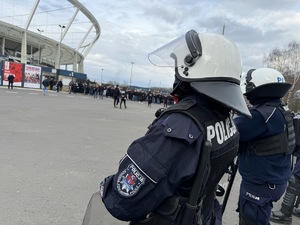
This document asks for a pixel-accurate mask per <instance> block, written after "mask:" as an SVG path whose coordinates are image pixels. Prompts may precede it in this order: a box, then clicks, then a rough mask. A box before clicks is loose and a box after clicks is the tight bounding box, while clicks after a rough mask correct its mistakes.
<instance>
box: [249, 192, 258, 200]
mask: <svg viewBox="0 0 300 225" xmlns="http://www.w3.org/2000/svg"><path fill="white" fill-rule="evenodd" d="M246 196H248V197H249V198H252V199H254V200H256V201H259V197H258V196H255V195H254V194H251V193H249V192H246Z"/></svg>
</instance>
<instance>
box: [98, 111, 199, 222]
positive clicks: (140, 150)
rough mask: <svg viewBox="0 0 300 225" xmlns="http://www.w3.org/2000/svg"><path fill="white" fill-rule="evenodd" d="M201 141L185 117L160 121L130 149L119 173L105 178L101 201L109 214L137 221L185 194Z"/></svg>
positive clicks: (173, 117)
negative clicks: (174, 197)
mask: <svg viewBox="0 0 300 225" xmlns="http://www.w3.org/2000/svg"><path fill="white" fill-rule="evenodd" d="M202 140H203V137H202V134H201V131H200V129H199V128H198V127H197V125H196V124H195V123H194V122H193V121H192V119H191V118H189V117H188V116H186V115H183V114H180V113H173V114H171V115H168V116H164V117H162V118H161V119H160V120H159V121H158V122H156V123H155V124H154V125H153V126H152V127H151V128H150V129H149V131H148V132H147V134H146V135H145V136H144V137H141V138H139V139H137V140H136V141H134V142H133V143H132V144H131V145H130V147H129V149H128V151H127V154H126V155H125V156H124V158H123V159H122V160H121V162H120V165H119V171H118V172H117V173H116V174H115V175H113V176H110V177H108V178H106V180H105V182H104V186H103V197H102V199H103V202H104V204H105V206H106V208H107V209H108V211H109V212H110V213H111V214H112V215H113V216H114V217H116V218H118V219H120V220H124V221H129V220H138V219H141V218H144V217H145V216H146V215H147V214H149V213H150V212H152V211H153V210H155V209H156V208H157V207H158V206H159V205H160V204H161V203H162V202H163V201H164V200H165V199H166V198H168V197H170V196H173V195H174V194H175V193H176V192H181V194H183V195H184V194H187V193H186V191H187V189H186V188H185V187H184V186H180V185H181V184H183V183H185V182H187V181H188V180H190V179H191V178H192V176H193V175H194V173H195V170H196V167H197V163H198V159H199V153H200V151H197V150H196V149H199V150H200V149H201V144H202Z"/></svg>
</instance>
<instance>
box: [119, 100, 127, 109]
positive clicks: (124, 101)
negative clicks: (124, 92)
mask: <svg viewBox="0 0 300 225" xmlns="http://www.w3.org/2000/svg"><path fill="white" fill-rule="evenodd" d="M122 102H123V103H124V106H125V109H126V108H127V107H126V100H125V99H121V102H120V109H121V108H122Z"/></svg>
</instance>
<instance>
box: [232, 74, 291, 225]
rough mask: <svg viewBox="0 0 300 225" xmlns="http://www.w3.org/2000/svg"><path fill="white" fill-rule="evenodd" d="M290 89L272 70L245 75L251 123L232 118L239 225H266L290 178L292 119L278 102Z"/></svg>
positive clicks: (246, 118)
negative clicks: (237, 143)
mask: <svg viewBox="0 0 300 225" xmlns="http://www.w3.org/2000/svg"><path fill="white" fill-rule="evenodd" d="M290 87H291V84H289V83H286V82H285V80H284V77H283V75H282V74H281V73H280V72H278V71H277V70H275V69H271V68H260V69H256V70H255V69H252V70H249V71H248V73H247V76H246V87H245V90H246V92H245V94H244V95H245V96H246V97H247V99H248V100H249V103H250V104H251V107H250V112H251V115H252V119H249V118H248V117H245V116H243V115H241V116H238V117H236V118H235V123H236V126H237V128H238V131H239V132H240V147H239V156H238V167H239V172H240V174H241V176H242V182H241V185H240V194H239V204H238V211H239V218H240V225H258V224H259V225H269V224H270V223H269V219H270V214H271V210H272V207H273V205H272V203H273V202H276V201H278V200H279V199H280V197H281V196H282V195H283V193H284V191H285V188H286V185H287V181H288V179H289V178H290V176H291V153H292V152H293V150H294V147H295V133H294V128H293V117H292V115H291V112H290V111H288V110H286V109H285V108H284V106H283V104H282V101H281V98H282V97H283V96H284V95H285V94H286V93H287V91H288V90H289V88H290Z"/></svg>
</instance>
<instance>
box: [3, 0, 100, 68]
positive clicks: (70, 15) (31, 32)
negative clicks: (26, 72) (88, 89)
mask: <svg viewBox="0 0 300 225" xmlns="http://www.w3.org/2000/svg"><path fill="white" fill-rule="evenodd" d="M68 2H69V3H67V2H66V4H68V5H64V4H62V5H61V8H56V9H55V8H52V9H51V8H49V6H48V5H47V7H48V9H47V10H44V11H40V10H41V9H44V8H45V7H44V6H43V5H42V4H45V2H42V1H41V2H40V0H36V2H35V4H34V5H32V6H30V7H31V9H30V10H31V12H30V13H28V14H26V15H22V19H18V17H19V16H20V15H12V16H13V17H11V16H7V17H2V18H0V19H1V21H0V41H1V42H0V47H1V46H5V49H0V50H1V51H2V53H3V52H4V53H6V54H9V55H10V58H13V59H18V58H19V59H20V58H21V57H20V55H21V53H22V42H24V33H26V41H27V46H26V53H27V61H28V63H30V64H37V65H38V64H41V65H43V64H44V65H48V66H53V67H56V66H57V65H56V63H57V60H58V59H59V58H60V60H59V65H71V66H72V68H73V67H74V66H75V64H76V63H77V64H78V69H74V71H76V70H77V71H78V72H84V71H83V61H84V59H85V57H86V56H87V55H88V53H89V52H90V50H91V48H92V47H93V45H94V44H95V42H96V41H97V40H98V39H99V37H100V33H101V30H100V25H99V23H98V21H97V20H96V19H95V17H94V16H93V15H92V14H91V13H90V12H89V11H88V10H87V9H86V8H85V7H84V6H83V5H82V4H81V3H80V2H79V1H77V0H68ZM53 7H55V6H53ZM56 14H57V15H56ZM2 15H3V13H2ZM61 15H63V16H64V17H63V18H64V20H60V21H61V24H58V23H59V22H57V21H56V19H57V18H58V17H59V16H61ZM45 17H47V20H45V19H43V18H45ZM11 18H13V20H12V19H11ZM24 18H25V19H24ZM4 20H7V21H4ZM11 20H12V21H13V22H11ZM80 20H84V22H81V23H79V22H78V21H80ZM75 34H76V35H77V36H76V37H75ZM1 43H2V44H1ZM58 47H59V48H60V49H59V48H58ZM58 51H60V57H59V54H58V53H57V52H58ZM75 67H77V66H75Z"/></svg>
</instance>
